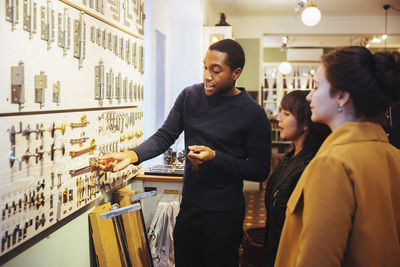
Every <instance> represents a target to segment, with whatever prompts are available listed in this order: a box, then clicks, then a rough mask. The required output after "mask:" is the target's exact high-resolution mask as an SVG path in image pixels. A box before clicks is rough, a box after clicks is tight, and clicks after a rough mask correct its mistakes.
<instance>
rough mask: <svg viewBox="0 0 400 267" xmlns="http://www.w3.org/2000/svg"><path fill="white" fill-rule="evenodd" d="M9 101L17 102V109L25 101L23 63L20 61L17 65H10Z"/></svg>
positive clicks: (21, 106)
mask: <svg viewBox="0 0 400 267" xmlns="http://www.w3.org/2000/svg"><path fill="white" fill-rule="evenodd" d="M11 103H12V104H18V105H19V109H22V108H23V107H24V103H25V84H24V63H23V62H22V61H20V62H19V63H18V66H13V67H11Z"/></svg>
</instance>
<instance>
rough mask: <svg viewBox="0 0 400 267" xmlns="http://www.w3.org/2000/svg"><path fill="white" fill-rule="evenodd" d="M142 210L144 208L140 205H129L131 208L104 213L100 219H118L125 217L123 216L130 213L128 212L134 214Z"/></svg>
mask: <svg viewBox="0 0 400 267" xmlns="http://www.w3.org/2000/svg"><path fill="white" fill-rule="evenodd" d="M141 208H142V207H141V205H140V203H136V204H133V205H129V206H126V207H122V208H117V209H114V210H110V211H107V212H104V213H102V214H100V218H101V219H102V220H105V219H109V218H113V217H116V216H120V215H123V214H125V213H128V212H132V211H135V210H140V209H141Z"/></svg>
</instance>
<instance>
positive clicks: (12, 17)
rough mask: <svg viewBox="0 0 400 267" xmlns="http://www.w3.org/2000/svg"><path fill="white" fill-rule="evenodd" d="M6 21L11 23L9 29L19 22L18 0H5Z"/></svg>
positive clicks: (13, 28)
mask: <svg viewBox="0 0 400 267" xmlns="http://www.w3.org/2000/svg"><path fill="white" fill-rule="evenodd" d="M6 21H8V22H10V23H11V29H12V30H15V25H17V24H18V22H19V0H6Z"/></svg>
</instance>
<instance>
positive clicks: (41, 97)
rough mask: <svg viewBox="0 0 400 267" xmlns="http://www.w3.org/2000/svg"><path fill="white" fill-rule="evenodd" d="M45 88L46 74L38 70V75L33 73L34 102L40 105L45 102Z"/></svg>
mask: <svg viewBox="0 0 400 267" xmlns="http://www.w3.org/2000/svg"><path fill="white" fill-rule="evenodd" d="M46 88H47V75H45V74H44V71H41V72H40V75H35V103H39V104H40V106H42V105H43V103H44V102H45V93H44V92H45V91H44V90H45V89H46Z"/></svg>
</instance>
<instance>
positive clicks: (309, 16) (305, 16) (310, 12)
mask: <svg viewBox="0 0 400 267" xmlns="http://www.w3.org/2000/svg"><path fill="white" fill-rule="evenodd" d="M320 20H321V11H319V9H318V8H317V6H316V5H315V4H313V3H312V1H311V0H310V1H308V4H307V5H306V8H305V9H304V10H303V12H301V21H302V22H303V23H304V24H305V25H307V26H309V27H311V26H315V25H317V24H318V22H319V21H320Z"/></svg>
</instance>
